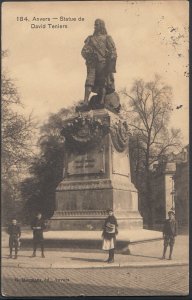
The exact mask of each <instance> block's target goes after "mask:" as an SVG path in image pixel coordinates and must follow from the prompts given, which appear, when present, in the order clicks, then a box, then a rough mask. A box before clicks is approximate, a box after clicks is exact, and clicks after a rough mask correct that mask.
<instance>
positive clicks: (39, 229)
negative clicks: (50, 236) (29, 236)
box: [31, 213, 46, 258]
mask: <svg viewBox="0 0 192 300" xmlns="http://www.w3.org/2000/svg"><path fill="white" fill-rule="evenodd" d="M45 227H46V226H45V222H44V220H43V218H42V215H41V213H38V214H37V216H36V218H35V220H34V221H33V223H32V225H31V229H32V230H33V254H32V257H36V250H37V246H38V245H40V246H41V257H42V258H45V255H44V237H43V230H44V229H45Z"/></svg>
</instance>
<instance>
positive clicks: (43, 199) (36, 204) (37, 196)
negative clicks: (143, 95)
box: [22, 107, 74, 220]
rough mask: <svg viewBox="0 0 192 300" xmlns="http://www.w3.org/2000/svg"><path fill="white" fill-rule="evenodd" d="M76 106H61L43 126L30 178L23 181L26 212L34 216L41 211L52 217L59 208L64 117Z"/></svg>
mask: <svg viewBox="0 0 192 300" xmlns="http://www.w3.org/2000/svg"><path fill="white" fill-rule="evenodd" d="M73 109H74V107H71V108H69V109H61V110H60V111H59V112H58V113H56V114H51V115H50V117H49V119H48V121H47V123H46V124H44V125H43V126H42V127H41V129H40V138H39V141H38V146H39V149H40V150H39V153H38V155H36V156H35V157H34V159H33V161H32V163H31V166H30V169H29V172H30V177H28V178H26V179H25V180H24V181H23V183H22V197H23V198H24V199H25V200H26V207H25V212H26V215H27V216H28V220H30V216H31V215H33V214H35V213H36V212H38V211H40V212H41V213H42V214H43V215H44V217H46V218H50V217H51V216H52V215H53V212H54V208H55V190H56V187H57V185H58V184H59V182H60V181H61V180H62V177H63V168H64V151H65V149H64V138H63V137H62V136H61V129H62V122H63V118H66V117H67V116H69V115H70V113H71V111H73Z"/></svg>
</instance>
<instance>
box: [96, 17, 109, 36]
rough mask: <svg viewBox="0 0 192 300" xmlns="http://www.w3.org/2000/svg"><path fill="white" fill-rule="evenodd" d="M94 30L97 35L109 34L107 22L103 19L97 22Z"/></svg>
mask: <svg viewBox="0 0 192 300" xmlns="http://www.w3.org/2000/svg"><path fill="white" fill-rule="evenodd" d="M94 28H95V31H94V34H97V33H101V34H107V30H106V28H105V22H104V21H103V20H101V19H97V20H95V24H94Z"/></svg>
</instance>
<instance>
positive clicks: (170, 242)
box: [162, 209, 177, 260]
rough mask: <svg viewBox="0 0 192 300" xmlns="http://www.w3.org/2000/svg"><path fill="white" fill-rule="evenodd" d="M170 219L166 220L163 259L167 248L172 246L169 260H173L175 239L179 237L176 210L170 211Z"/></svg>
mask: <svg viewBox="0 0 192 300" xmlns="http://www.w3.org/2000/svg"><path fill="white" fill-rule="evenodd" d="M168 217H169V218H168V219H167V220H165V223H164V227H163V239H164V249H163V256H162V259H165V254H166V251H167V247H168V246H170V253H169V260H171V259H172V253H173V247H174V243H175V237H176V235H177V222H176V220H175V212H174V210H172V209H171V210H170V211H168Z"/></svg>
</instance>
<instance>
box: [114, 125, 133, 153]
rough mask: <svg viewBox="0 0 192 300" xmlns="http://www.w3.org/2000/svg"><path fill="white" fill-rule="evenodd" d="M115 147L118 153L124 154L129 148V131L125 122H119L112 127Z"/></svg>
mask: <svg viewBox="0 0 192 300" xmlns="http://www.w3.org/2000/svg"><path fill="white" fill-rule="evenodd" d="M110 133H111V138H112V142H113V145H114V147H115V149H116V150H117V151H118V152H123V151H124V150H125V148H126V147H127V146H128V137H129V130H128V125H127V123H126V122H125V121H121V120H119V122H116V123H115V124H113V125H111V126H110Z"/></svg>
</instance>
